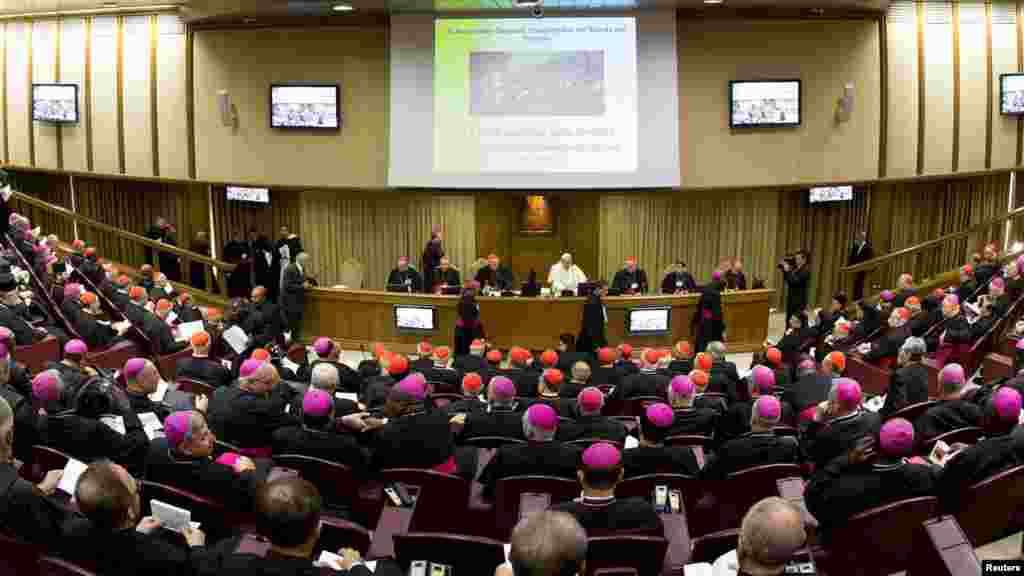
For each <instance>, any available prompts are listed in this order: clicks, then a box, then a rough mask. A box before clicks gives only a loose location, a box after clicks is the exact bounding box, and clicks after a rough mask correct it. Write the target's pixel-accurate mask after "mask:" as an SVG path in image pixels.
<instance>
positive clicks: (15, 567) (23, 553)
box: [0, 532, 39, 576]
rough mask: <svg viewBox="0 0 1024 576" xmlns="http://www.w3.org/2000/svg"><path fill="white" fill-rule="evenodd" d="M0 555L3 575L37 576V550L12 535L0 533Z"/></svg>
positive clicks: (32, 545)
mask: <svg viewBox="0 0 1024 576" xmlns="http://www.w3.org/2000/svg"><path fill="white" fill-rule="evenodd" d="M0 555H3V560H2V561H0V562H2V563H3V573H4V574H17V575H18V576H21V575H22V574H25V575H27V576H34V575H36V574H39V563H38V562H39V561H38V558H39V548H38V547H36V546H35V545H34V544H30V543H28V542H25V541H24V540H20V539H18V538H17V537H16V536H14V535H13V534H7V533H5V532H0Z"/></svg>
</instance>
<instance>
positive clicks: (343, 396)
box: [334, 392, 359, 402]
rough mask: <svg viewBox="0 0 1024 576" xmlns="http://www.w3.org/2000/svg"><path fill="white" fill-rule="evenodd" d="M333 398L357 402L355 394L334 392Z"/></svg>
mask: <svg viewBox="0 0 1024 576" xmlns="http://www.w3.org/2000/svg"><path fill="white" fill-rule="evenodd" d="M334 397H335V398H340V399H342V400H351V401H352V402H359V395H358V394H356V393H355V392H335V393H334Z"/></svg>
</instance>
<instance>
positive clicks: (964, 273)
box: [953, 264, 978, 302]
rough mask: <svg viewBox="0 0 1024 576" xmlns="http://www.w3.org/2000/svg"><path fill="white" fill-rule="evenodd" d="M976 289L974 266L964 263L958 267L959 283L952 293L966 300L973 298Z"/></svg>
mask: <svg viewBox="0 0 1024 576" xmlns="http://www.w3.org/2000/svg"><path fill="white" fill-rule="evenodd" d="M977 291H978V283H977V282H976V281H975V280H974V266H972V265H970V264H964V265H963V266H962V267H961V268H960V284H959V285H958V286H957V287H956V289H955V290H954V291H953V294H955V295H956V296H958V297H959V298H960V300H962V301H964V302H968V301H970V300H973V299H974V295H975V292H977Z"/></svg>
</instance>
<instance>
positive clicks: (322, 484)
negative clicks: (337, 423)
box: [274, 454, 383, 551]
mask: <svg viewBox="0 0 1024 576" xmlns="http://www.w3.org/2000/svg"><path fill="white" fill-rule="evenodd" d="M274 465H275V466H280V467H282V468H291V469H292V470H297V471H298V472H299V476H301V477H302V478H304V479H306V480H309V481H310V482H312V483H313V485H315V486H316V487H317V489H318V490H319V491H320V497H321V498H322V499H323V503H324V508H325V509H326V510H328V511H331V510H333V511H336V512H339V513H341V512H349V513H352V514H354V516H353V518H354V519H355V520H356V521H357V522H359V523H360V524H363V525H365V526H375V525H376V524H377V519H378V517H379V515H380V508H381V506H383V500H381V499H380V498H377V499H376V500H375V501H373V502H372V503H371V502H369V501H366V502H364V501H363V499H360V498H359V488H360V479H359V478H357V477H356V475H355V474H354V473H353V472H352V469H351V468H349V467H348V466H346V465H344V464H339V463H338V462H331V461H329V460H322V459H320V458H313V457H311V456H303V455H301V454H275V455H274ZM373 504H376V505H373ZM374 510H375V511H376V514H373V511H374ZM334 551H336V550H334Z"/></svg>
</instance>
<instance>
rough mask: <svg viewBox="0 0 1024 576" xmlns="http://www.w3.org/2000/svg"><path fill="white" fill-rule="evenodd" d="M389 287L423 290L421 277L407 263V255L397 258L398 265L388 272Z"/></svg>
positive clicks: (410, 290) (415, 290)
mask: <svg viewBox="0 0 1024 576" xmlns="http://www.w3.org/2000/svg"><path fill="white" fill-rule="evenodd" d="M387 284H388V286H389V287H395V288H397V287H402V290H405V291H409V292H423V278H422V277H421V276H420V273H419V272H417V271H416V269H415V268H413V267H412V266H410V265H409V257H408V256H402V257H401V258H399V259H398V266H397V267H396V268H394V269H392V270H391V272H390V273H389V274H388V282H387Z"/></svg>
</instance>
